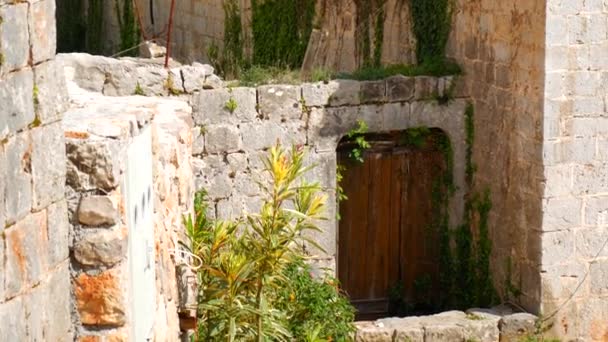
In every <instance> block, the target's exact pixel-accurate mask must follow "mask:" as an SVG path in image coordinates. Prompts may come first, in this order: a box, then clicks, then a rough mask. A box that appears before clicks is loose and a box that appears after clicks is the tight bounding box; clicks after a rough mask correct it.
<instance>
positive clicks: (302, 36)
mask: <svg viewBox="0 0 608 342" xmlns="http://www.w3.org/2000/svg"><path fill="white" fill-rule="evenodd" d="M252 10H253V19H252V32H253V60H252V62H253V64H254V65H259V66H278V67H285V68H299V67H300V66H301V64H302V61H303V59H304V54H305V53H306V48H307V46H308V40H309V38H310V33H311V32H312V26H313V19H314V16H315V0H253V1H252Z"/></svg>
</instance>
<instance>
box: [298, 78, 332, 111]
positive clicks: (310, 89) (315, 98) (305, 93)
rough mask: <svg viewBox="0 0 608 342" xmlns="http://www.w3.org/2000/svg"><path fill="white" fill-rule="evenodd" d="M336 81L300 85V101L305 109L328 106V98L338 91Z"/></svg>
mask: <svg viewBox="0 0 608 342" xmlns="http://www.w3.org/2000/svg"><path fill="white" fill-rule="evenodd" d="M339 86H340V83H338V82H337V81H330V82H327V83H325V82H317V83H304V84H302V99H303V100H304V104H305V105H306V106H307V107H324V106H327V105H328V104H329V100H330V97H331V96H332V94H333V93H335V92H336V90H338V88H339Z"/></svg>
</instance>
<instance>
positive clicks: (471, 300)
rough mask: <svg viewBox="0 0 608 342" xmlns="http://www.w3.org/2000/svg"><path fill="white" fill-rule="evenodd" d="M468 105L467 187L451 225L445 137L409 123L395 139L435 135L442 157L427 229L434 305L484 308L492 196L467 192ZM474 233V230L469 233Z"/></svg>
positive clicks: (413, 142)
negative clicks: (434, 243)
mask: <svg viewBox="0 0 608 342" xmlns="http://www.w3.org/2000/svg"><path fill="white" fill-rule="evenodd" d="M473 116H474V109H473V106H472V104H469V105H468V106H467V108H466V111H465V129H466V145H467V146H466V156H465V158H466V160H465V162H466V166H465V168H466V183H467V187H468V188H469V190H470V191H471V192H470V193H469V195H467V198H466V201H465V212H464V217H463V219H462V224H460V225H459V226H458V227H456V228H455V229H452V227H450V213H449V203H450V200H451V199H452V197H453V195H454V193H455V190H456V186H455V184H454V179H453V169H454V161H453V151H452V147H451V143H450V141H449V139H448V137H447V136H445V135H443V134H440V135H437V134H436V132H434V130H432V129H430V128H428V127H417V128H412V129H409V130H407V131H405V132H404V133H403V136H402V140H401V144H402V145H404V146H411V147H412V148H421V147H424V146H425V144H426V143H427V141H428V139H435V141H436V143H437V146H438V147H439V149H440V150H441V152H442V154H443V156H444V163H445V165H446V168H445V171H444V172H443V173H442V174H441V175H440V176H439V177H438V178H437V179H435V181H434V182H433V187H432V193H431V201H432V208H433V221H432V223H431V229H433V230H434V231H436V232H438V234H439V235H438V236H439V241H438V243H439V268H440V279H439V283H440V284H439V286H440V288H441V291H440V295H439V297H438V298H437V301H438V302H437V303H436V305H437V309H438V310H440V309H454V308H456V309H467V308H470V307H487V306H490V305H492V304H494V303H495V302H496V301H497V298H498V297H497V295H496V291H495V288H494V283H493V280H492V275H491V271H490V255H491V252H492V242H491V240H490V232H489V214H490V210H491V209H492V201H491V196H490V192H489V190H485V191H483V192H482V193H478V192H472V189H473V185H474V184H473V182H474V176H475V166H474V165H473V157H472V151H473V144H474V136H475V126H474V117H473ZM474 232H475V234H474Z"/></svg>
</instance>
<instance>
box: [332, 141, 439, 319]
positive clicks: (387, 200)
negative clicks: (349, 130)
mask: <svg viewBox="0 0 608 342" xmlns="http://www.w3.org/2000/svg"><path fill="white" fill-rule="evenodd" d="M366 140H368V141H369V142H370V143H371V148H369V149H367V150H366V151H365V152H364V154H363V159H364V162H363V163H360V162H358V161H355V160H353V159H352V158H351V157H350V156H349V154H350V152H351V151H352V149H353V148H354V147H355V146H356V145H355V143H354V142H352V141H349V140H344V139H343V141H342V142H340V144H339V146H338V163H339V164H340V165H342V166H343V167H344V170H343V171H342V173H343V180H342V182H341V186H342V188H343V190H344V193H345V195H346V196H347V197H348V199H347V200H345V201H342V202H341V203H340V208H339V209H340V217H341V220H340V223H339V233H338V278H339V279H340V281H341V283H342V286H343V288H344V290H345V291H346V293H347V294H348V296H349V297H350V299H351V302H352V303H353V304H354V305H355V307H356V308H357V311H358V317H357V318H358V319H360V320H361V319H365V320H367V319H375V318H380V317H387V316H404V315H413V314H426V313H432V312H433V311H434V308H437V306H438V305H437V297H438V296H437V293H438V291H439V281H440V279H439V276H440V269H439V265H440V262H439V249H440V248H439V247H440V241H439V232H438V228H437V227H436V225H435V224H434V222H436V220H435V219H436V218H434V213H436V212H437V211H436V210H435V209H436V208H434V205H436V204H434V203H433V202H434V200H433V197H434V193H436V192H437V191H441V189H439V188H438V186H439V187H440V186H441V185H438V184H440V183H439V182H438V180H439V179H441V177H442V175H444V173H445V172H446V169H447V165H446V158H445V148H442V143H441V142H445V141H447V137H446V136H445V135H444V133H443V132H442V131H441V130H434V129H433V130H428V132H426V133H425V134H424V135H417V133H415V132H414V134H412V132H409V133H408V132H407V131H406V132H395V133H389V134H377V135H367V136H366Z"/></svg>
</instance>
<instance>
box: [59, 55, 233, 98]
mask: <svg viewBox="0 0 608 342" xmlns="http://www.w3.org/2000/svg"><path fill="white" fill-rule="evenodd" d="M58 60H59V62H60V63H61V64H62V65H64V67H66V71H67V73H66V75H67V79H68V81H69V82H72V81H73V82H75V83H76V84H77V85H78V86H79V87H81V88H83V89H86V90H90V91H95V92H100V93H103V94H104V95H108V96H130V95H135V94H136V92H141V93H142V94H143V95H146V96H167V95H176V94H181V93H187V94H192V93H193V92H195V91H199V90H202V89H207V88H216V87H218V86H220V85H221V84H222V82H221V80H220V82H219V83H218V81H217V80H216V79H215V78H216V77H217V76H216V75H214V74H213V71H214V70H213V67H211V66H210V65H206V64H200V63H193V64H192V65H183V66H182V65H180V64H179V63H177V62H175V61H173V60H171V63H170V67H171V69H170V70H166V69H165V68H164V66H163V63H164V58H155V59H142V58H130V57H129V58H121V59H113V58H108V57H103V56H92V55H89V54H85V53H70V54H60V55H58Z"/></svg>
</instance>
